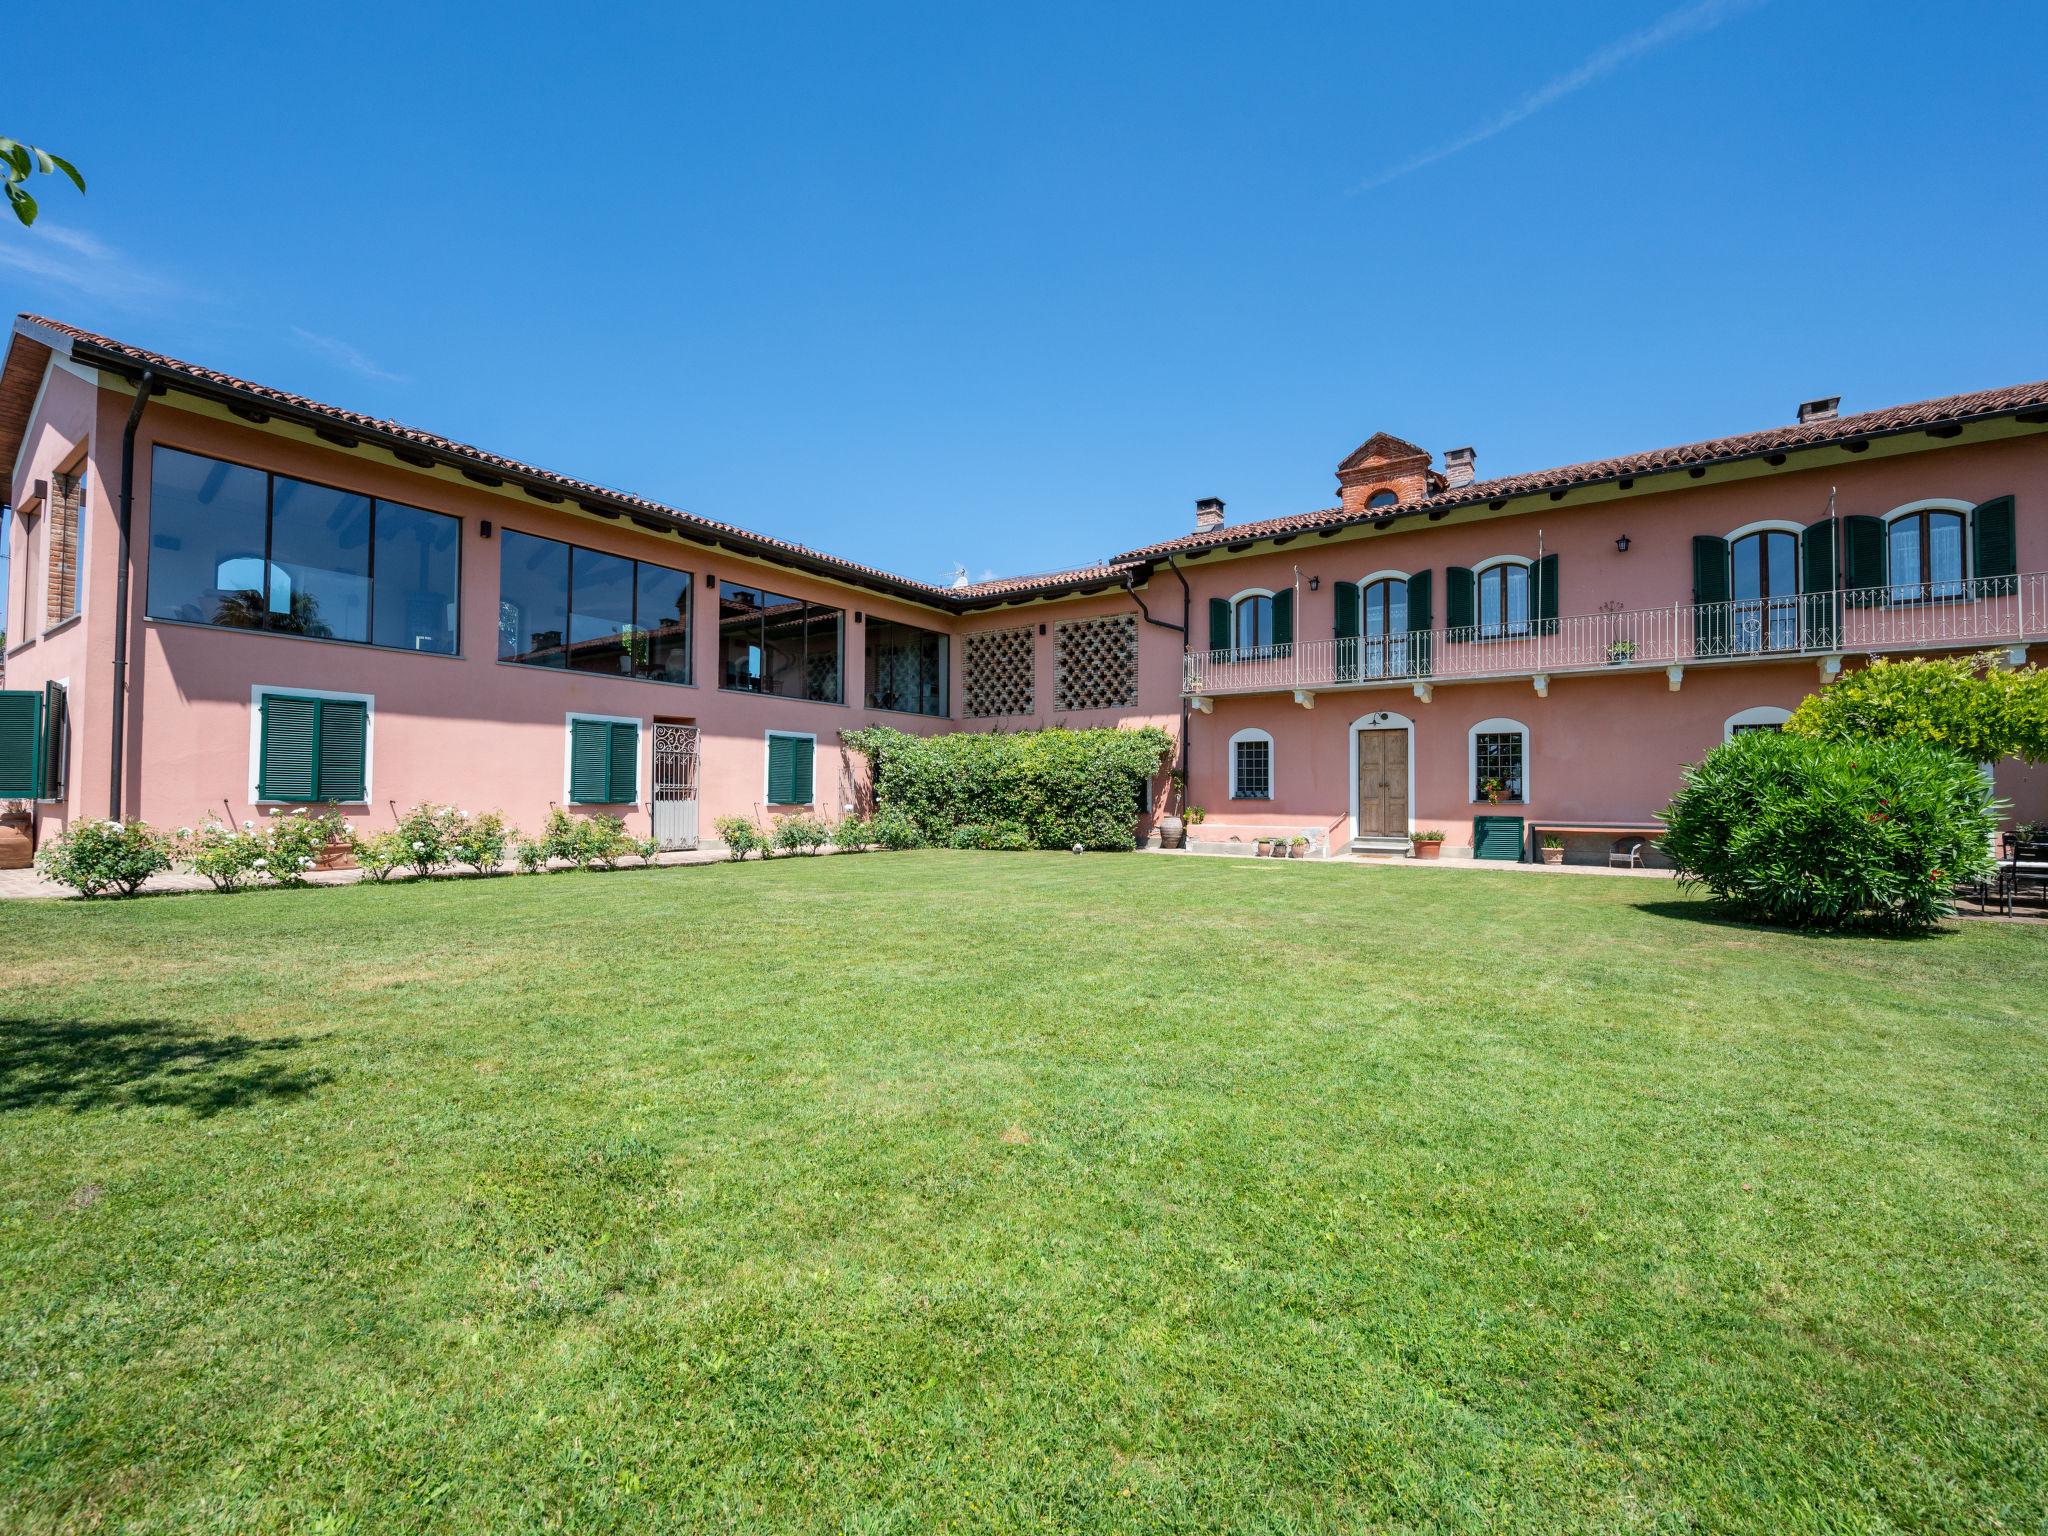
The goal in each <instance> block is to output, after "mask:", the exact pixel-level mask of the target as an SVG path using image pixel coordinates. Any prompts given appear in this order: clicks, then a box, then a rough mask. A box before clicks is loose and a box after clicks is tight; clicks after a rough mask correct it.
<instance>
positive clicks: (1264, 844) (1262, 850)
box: [1255, 837, 1273, 859]
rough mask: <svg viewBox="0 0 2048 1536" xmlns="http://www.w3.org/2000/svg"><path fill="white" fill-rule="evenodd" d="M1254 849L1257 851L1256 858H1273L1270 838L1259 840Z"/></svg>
mask: <svg viewBox="0 0 2048 1536" xmlns="http://www.w3.org/2000/svg"><path fill="white" fill-rule="evenodd" d="M1255 847H1256V849H1257V853H1256V855H1255V856H1256V857H1258V858H1261V859H1270V858H1271V857H1272V856H1273V839H1271V838H1270V837H1262V838H1259V839H1258V840H1257V842H1256V844H1255Z"/></svg>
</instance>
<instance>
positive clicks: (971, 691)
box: [961, 625, 1037, 720]
mask: <svg viewBox="0 0 2048 1536" xmlns="http://www.w3.org/2000/svg"><path fill="white" fill-rule="evenodd" d="M1031 668H1032V645H1031V628H1030V626H1029V625H1026V626H1025V627H1024V628H1022V629H988V630H983V631H981V632H980V633H979V634H972V635H969V636H968V637H967V655H966V663H965V666H964V668H963V673H962V678H961V681H962V685H963V686H962V689H961V692H962V693H963V694H964V695H965V698H964V701H963V702H964V708H965V712H966V714H967V715H968V716H969V717H971V718H977V719H984V720H985V719H988V718H990V717H992V716H996V715H1028V714H1030V713H1031V711H1032V707H1033V706H1034V704H1035V703H1036V702H1037V695H1036V690H1035V689H1034V688H1033V686H1032V677H1031Z"/></svg>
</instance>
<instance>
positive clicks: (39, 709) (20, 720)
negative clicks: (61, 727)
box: [0, 688, 43, 800]
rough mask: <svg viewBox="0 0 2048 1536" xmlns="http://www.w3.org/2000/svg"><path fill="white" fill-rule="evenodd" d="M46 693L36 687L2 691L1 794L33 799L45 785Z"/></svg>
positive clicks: (0, 723) (0, 717) (0, 726)
mask: <svg viewBox="0 0 2048 1536" xmlns="http://www.w3.org/2000/svg"><path fill="white" fill-rule="evenodd" d="M42 745H43V696H42V694H41V693H40V692H38V691H37V690H35V689H33V688H15V689H10V690H8V691H7V692H5V693H0V795H5V796H7V797H8V798H9V799H22V800H32V799H34V798H36V795H37V792H38V791H39V790H40V789H41V788H42Z"/></svg>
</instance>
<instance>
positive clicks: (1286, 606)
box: [1273, 587, 1294, 656]
mask: <svg viewBox="0 0 2048 1536" xmlns="http://www.w3.org/2000/svg"><path fill="white" fill-rule="evenodd" d="M1293 644H1294V590H1293V588H1291V587H1284V588H1282V589H1281V590H1280V591H1278V592H1275V593H1274V594H1273V649H1274V651H1275V652H1276V653H1278V654H1279V655H1282V656H1285V655H1287V654H1288V647H1290V646H1292V645H1293Z"/></svg>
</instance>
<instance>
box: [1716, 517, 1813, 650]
mask: <svg viewBox="0 0 2048 1536" xmlns="http://www.w3.org/2000/svg"><path fill="white" fill-rule="evenodd" d="M1728 565H1729V576H1730V580H1729V592H1730V593H1731V595H1732V596H1733V597H1734V599H1735V607H1734V613H1733V618H1734V633H1733V634H1732V635H1730V636H1729V640H1730V643H1731V645H1732V646H1733V648H1734V649H1735V650H1736V651H1739V652H1743V651H1766V650H1795V649H1797V648H1798V645H1799V540H1798V538H1797V536H1796V535H1794V534H1792V533H1789V532H1787V531H1785V530H1784V529H1767V530H1765V531H1764V532H1761V533H1749V534H1744V535H1743V536H1742V537H1741V538H1739V539H1737V540H1735V542H1734V543H1732V544H1730V545H1729V546H1728Z"/></svg>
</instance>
